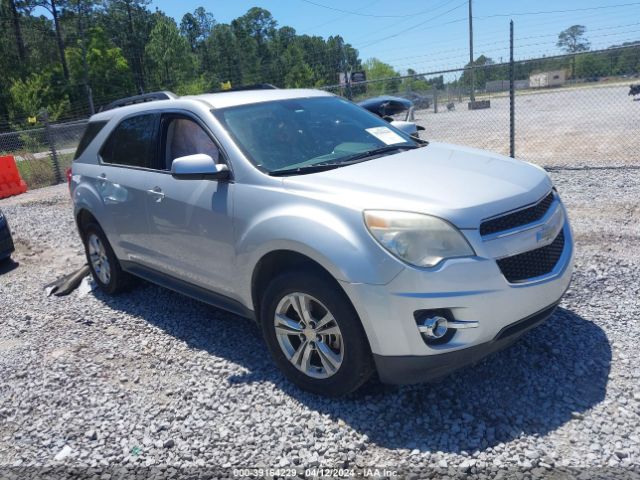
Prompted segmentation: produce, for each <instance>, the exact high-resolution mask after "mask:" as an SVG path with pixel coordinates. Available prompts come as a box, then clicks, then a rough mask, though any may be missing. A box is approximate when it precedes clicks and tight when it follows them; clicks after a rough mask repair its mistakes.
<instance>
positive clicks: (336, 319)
mask: <svg viewBox="0 0 640 480" xmlns="http://www.w3.org/2000/svg"><path fill="white" fill-rule="evenodd" d="M260 319H261V325H262V332H263V336H264V338H265V341H266V343H267V346H268V348H269V350H270V352H271V355H272V357H273V359H274V361H275V363H276V364H277V365H278V367H279V368H280V369H281V370H282V371H283V372H284V374H285V375H286V376H287V377H288V378H289V379H290V380H291V381H292V382H293V383H295V384H296V385H297V386H299V387H300V388H302V389H303V390H307V391H310V392H314V393H318V394H321V395H326V396H332V397H336V396H341V395H346V394H348V393H351V392H353V391H355V390H356V389H358V388H359V387H360V386H361V385H362V384H363V383H365V382H366V381H367V380H368V379H369V377H370V376H371V374H372V372H373V361H372V358H371V352H370V349H369V344H368V342H367V339H366V335H365V332H364V329H363V328H362V324H361V323H360V319H359V318H358V315H357V313H356V311H355V310H354V308H353V306H352V305H351V303H350V302H349V300H348V298H347V297H346V295H345V294H344V292H343V291H342V290H341V289H340V288H339V286H338V285H336V284H335V282H334V281H332V280H331V279H329V278H326V277H325V276H323V275H312V274H307V273H302V272H289V273H285V274H282V275H280V276H278V277H276V278H275V279H274V280H272V282H271V283H270V284H269V286H268V288H267V290H266V291H265V293H264V296H263V298H262V302H261V312H260Z"/></svg>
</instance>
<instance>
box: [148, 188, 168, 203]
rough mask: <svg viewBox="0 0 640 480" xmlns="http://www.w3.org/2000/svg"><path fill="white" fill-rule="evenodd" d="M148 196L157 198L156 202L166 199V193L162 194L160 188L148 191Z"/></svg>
mask: <svg viewBox="0 0 640 480" xmlns="http://www.w3.org/2000/svg"><path fill="white" fill-rule="evenodd" d="M147 195H151V196H152V197H155V199H156V202H161V201H162V199H163V198H164V193H162V190H161V189H160V187H154V188H152V189H151V190H147Z"/></svg>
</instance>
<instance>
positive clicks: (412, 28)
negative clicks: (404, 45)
mask: <svg viewBox="0 0 640 480" xmlns="http://www.w3.org/2000/svg"><path fill="white" fill-rule="evenodd" d="M465 5H467V0H464V1H463V2H462V3H460V4H458V5H456V6H455V7H453V8H450V9H449V10H447V11H446V12H442V13H440V14H438V15H436V16H434V17H431V18H428V19H427V20H425V21H423V22H420V23H418V24H416V25H413V26H412V27H408V28H405V29H404V30H402V31H400V32H398V33H394V34H392V35H388V36H386V37H383V38H379V39H377V40H374V41H372V42H369V43H367V44H366V45H362V46H360V47H358V48H366V47H370V46H371V45H376V44H377V43H380V42H384V41H385V40H389V39H390V38H395V37H397V36H398V35H402V34H403V33H406V32H409V31H411V30H415V29H416V28H418V27H421V26H423V25H425V24H427V23H429V22H432V21H433V20H436V19H438V18H440V17H443V16H444V15H446V14H447V13H451V12H453V11H454V10H457V9H459V8H460V7H462V6H465Z"/></svg>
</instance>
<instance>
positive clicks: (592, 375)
mask: <svg viewBox="0 0 640 480" xmlns="http://www.w3.org/2000/svg"><path fill="white" fill-rule="evenodd" d="M95 295H96V297H97V298H99V299H100V300H102V301H104V302H105V303H106V304H108V305H110V307H111V308H113V309H115V310H120V311H124V312H126V313H128V314H130V315H134V316H137V317H141V318H144V319H145V320H146V321H148V322H149V323H151V324H153V325H156V326H157V327H159V328H161V329H162V330H164V331H165V332H166V333H168V334H169V335H172V336H174V337H176V338H179V339H182V340H183V341H185V342H187V344H188V345H189V346H190V347H192V348H195V349H199V350H204V351H206V352H208V353H209V354H211V355H213V356H216V357H222V358H224V359H226V360H229V361H231V362H234V363H236V364H238V365H240V366H242V367H244V368H245V369H246V370H248V373H246V374H244V375H240V376H238V375H232V376H230V377H229V378H228V380H227V381H228V382H229V385H230V388H232V387H233V384H238V383H250V382H271V383H273V385H274V387H273V388H277V389H281V390H283V391H284V392H285V393H286V394H288V395H290V396H291V397H292V398H295V399H296V400H297V401H299V402H300V403H302V404H304V405H305V406H306V407H307V408H309V409H313V410H316V411H318V412H320V413H322V414H326V415H329V416H330V417H331V418H334V419H341V420H343V421H344V422H345V423H346V424H347V425H349V426H350V427H351V428H353V429H355V430H356V431H357V432H359V433H361V434H366V435H367V436H368V437H369V439H370V440H371V441H372V442H375V443H376V444H378V445H380V446H382V447H385V448H394V449H396V448H406V449H410V450H413V449H418V450H420V451H430V452H435V451H443V452H458V453H459V452H461V451H467V452H470V451H475V450H484V449H486V448H487V447H490V446H495V445H496V444H498V443H501V442H506V441H509V440H512V439H515V438H518V437H519V436H520V435H522V434H525V435H539V436H542V435H545V434H546V433H548V432H550V431H553V430H555V429H557V428H559V427H560V426H562V425H563V424H565V423H566V422H568V421H570V420H572V419H579V418H581V415H582V412H584V411H586V410H588V409H590V408H592V407H593V406H595V405H596V404H598V403H599V402H601V401H602V400H603V399H604V397H605V392H606V386H607V380H608V376H609V370H610V362H611V348H610V345H609V341H608V339H607V337H606V335H605V333H604V332H603V330H602V329H601V328H600V327H598V326H597V325H596V324H595V323H593V322H591V321H589V319H585V318H582V317H580V316H579V315H577V314H576V313H574V312H572V311H571V310H567V309H563V308H559V309H557V310H556V313H555V314H554V315H553V316H552V317H551V318H550V319H549V320H548V321H547V322H546V323H545V324H543V325H542V326H539V327H537V328H535V329H533V330H532V331H530V332H528V333H527V334H526V335H525V336H523V337H522V338H521V339H519V340H518V341H517V342H516V343H515V344H514V345H512V346H511V347H509V348H507V349H506V350H503V351H501V352H498V353H496V354H494V355H492V356H490V357H489V358H487V359H485V360H483V361H482V362H480V363H479V364H477V365H475V366H471V367H467V368H465V369H462V370H460V371H458V372H455V373H453V374H451V375H449V376H448V377H445V378H444V379H442V380H441V381H439V382H438V383H434V384H422V385H412V386H402V387H394V386H385V385H381V384H379V383H377V382H375V381H372V382H370V383H369V384H368V385H365V386H364V387H363V388H362V389H361V390H360V391H358V392H357V393H355V394H353V395H351V396H348V397H346V398H341V399H330V398H325V397H321V396H317V395H313V394H310V393H307V392H304V391H301V390H299V389H298V388H297V387H295V386H293V385H292V384H290V383H289V382H288V381H287V380H285V379H284V378H283V376H282V375H281V373H280V372H279V370H278V369H277V368H276V367H275V366H274V364H273V362H271V360H270V357H269V354H268V352H267V349H266V346H265V345H264V342H263V341H262V338H261V334H260V332H259V329H258V328H257V327H256V325H255V324H254V323H253V322H251V321H249V320H246V319H242V318H240V317H237V316H234V315H231V314H228V313H226V312H222V311H220V310H217V309H215V308H212V307H209V306H207V305H204V304H202V303H199V302H196V301H193V300H190V299H188V298H185V297H183V296H181V295H179V294H176V293H173V292H170V291H168V290H164V289H160V288H159V287H156V286H153V285H149V284H146V283H145V284H143V285H141V286H140V287H139V288H137V289H136V290H135V291H133V292H130V293H128V294H125V295H121V296H117V297H108V296H106V295H103V294H102V293H100V292H95ZM149 297H151V298H153V302H154V305H153V308H149V306H148V305H149Z"/></svg>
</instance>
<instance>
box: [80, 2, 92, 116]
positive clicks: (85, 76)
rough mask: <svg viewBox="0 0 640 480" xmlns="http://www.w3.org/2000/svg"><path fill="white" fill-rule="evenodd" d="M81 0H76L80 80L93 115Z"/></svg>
mask: <svg viewBox="0 0 640 480" xmlns="http://www.w3.org/2000/svg"><path fill="white" fill-rule="evenodd" d="M82 2H83V0H76V5H77V7H78V35H79V36H80V49H81V52H82V82H83V83H84V90H85V92H86V93H87V102H88V103H89V113H91V115H93V114H94V113H96V112H95V108H94V106H93V94H92V92H91V86H90V85H89V64H88V63H87V39H86V37H85V34H84V24H83V22H82V16H83V14H84V12H83V10H84V8H83V4H82Z"/></svg>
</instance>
